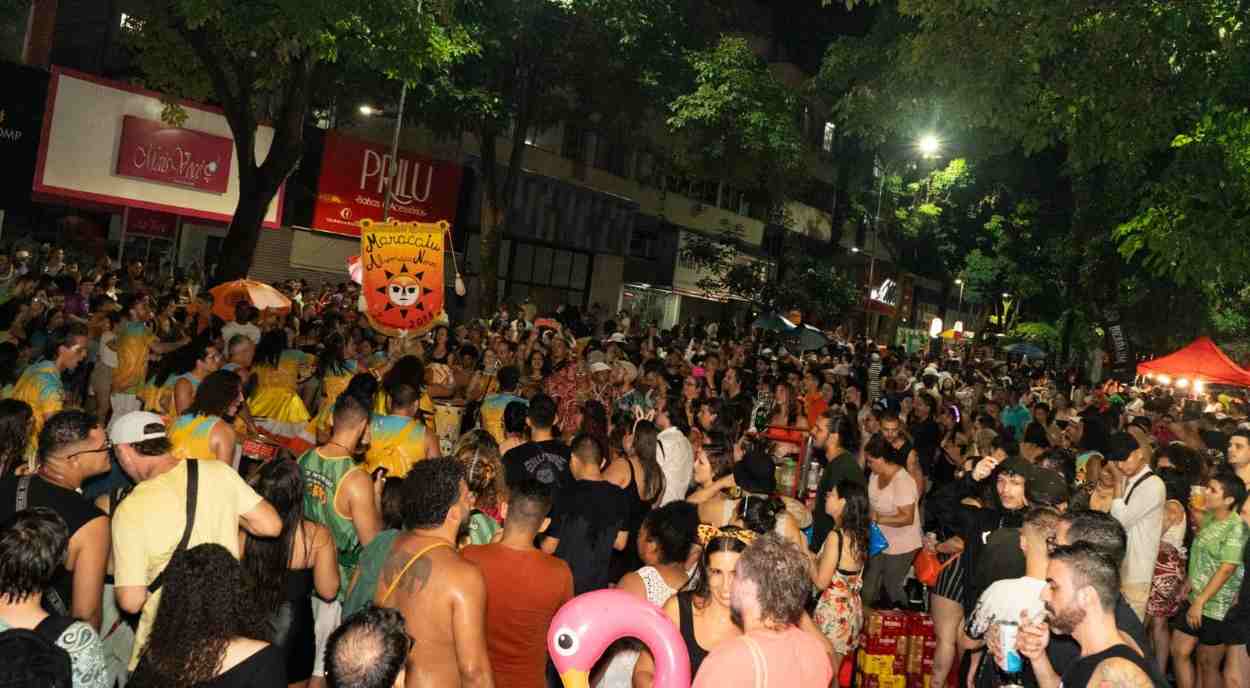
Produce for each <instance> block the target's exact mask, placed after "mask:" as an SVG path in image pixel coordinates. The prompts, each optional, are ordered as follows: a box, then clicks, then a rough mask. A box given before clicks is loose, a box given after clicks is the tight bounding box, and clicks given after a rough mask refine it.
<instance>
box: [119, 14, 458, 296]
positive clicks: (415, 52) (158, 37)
mask: <svg viewBox="0 0 1250 688" xmlns="http://www.w3.org/2000/svg"><path fill="white" fill-rule="evenodd" d="M447 9H448V8H447V6H446V5H445V4H444V3H443V2H442V1H441V0H428V3H423V2H422V0H360V1H358V2H342V0H266V2H237V1H236V0H136V1H135V2H134V3H132V4H131V5H129V6H128V7H127V10H128V14H129V16H131V17H132V19H131V21H129V22H128V23H127V25H126V26H125V27H123V36H124V39H125V41H126V43H127V44H128V45H129V47H130V48H131V49H132V51H133V54H134V59H135V61H136V64H137V65H138V67H139V69H140V72H141V73H142V75H143V82H144V83H145V85H147V86H148V87H150V88H153V89H155V90H157V91H160V92H161V93H164V94H167V95H168V96H170V97H171V98H173V97H184V98H190V99H193V100H200V101H209V102H215V103H218V104H220V105H221V107H222V109H223V111H224V112H225V117H226V120H227V122H229V125H230V129H231V133H232V134H233V135H234V140H235V147H236V150H237V158H238V160H237V163H236V164H237V165H238V170H239V203H238V206H237V207H236V210H235V213H234V218H233V220H232V222H231V225H230V230H229V235H228V236H227V239H226V240H227V242H228V244H229V245H230V246H231V248H232V250H231V251H230V252H229V253H227V255H226V256H225V257H224V258H223V260H222V262H221V263H220V264H219V265H218V272H217V275H216V278H217V279H218V280H226V279H234V278H237V277H242V276H244V275H245V274H246V273H247V270H248V267H249V265H250V262H251V257H252V254H253V252H254V251H255V247H256V242H257V239H258V237H259V231H260V224H261V221H262V220H263V217H264V214H265V210H266V208H267V207H268V205H269V203H270V201H271V200H272V199H273V198H274V196H275V195H276V194H277V190H278V188H279V187H280V186H281V185H282V183H283V182H284V181H285V180H286V178H287V176H288V175H290V173H291V172H292V171H293V170H294V169H295V165H296V164H297V163H298V162H299V159H300V156H301V155H302V154H303V131H304V126H305V123H306V119H307V117H308V115H309V113H310V111H311V109H312V108H313V106H314V104H317V103H329V102H333V100H334V98H335V97H336V96H338V95H339V94H340V90H339V89H340V87H341V83H342V81H343V80H344V76H345V75H348V74H351V73H353V72H354V73H357V74H359V73H365V74H370V75H376V74H383V75H387V76H390V77H395V78H404V79H406V78H409V76H410V75H412V74H414V73H416V72H417V71H419V70H421V69H423V68H428V67H431V66H433V65H440V66H445V65H446V64H448V63H449V62H451V61H453V60H455V59H457V58H460V57H463V56H464V55H465V54H466V53H468V52H471V51H472V50H473V49H474V48H475V44H474V43H473V42H472V41H470V40H469V37H468V34H467V33H465V31H464V30H463V28H462V27H460V26H458V25H456V24H454V23H443V22H441V21H440V19H442V18H444V16H445V14H446V11H447ZM178 115H179V113H178V110H177V108H173V109H170V108H166V111H165V112H164V113H163V117H165V118H166V119H169V120H170V121H171V122H174V123H176V122H177V121H178V119H179V116H178ZM261 122H270V123H272V126H273V128H274V137H273V143H272V144H271V146H270V148H269V151H268V152H267V153H266V154H265V155H264V158H263V159H260V160H258V159H257V157H256V155H255V152H254V149H255V140H256V131H257V128H258V126H259V124H260V123H261Z"/></svg>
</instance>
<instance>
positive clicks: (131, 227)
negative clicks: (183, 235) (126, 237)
mask: <svg viewBox="0 0 1250 688" xmlns="http://www.w3.org/2000/svg"><path fill="white" fill-rule="evenodd" d="M177 233H178V217H177V216H176V215H170V214H169V213H160V212H157V211H155V210H145V209H143V208H129V209H127V210H126V234H135V235H139V236H146V237H153V238H156V239H173V238H174V235H175V234H177Z"/></svg>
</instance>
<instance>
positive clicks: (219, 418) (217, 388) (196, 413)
mask: <svg viewBox="0 0 1250 688" xmlns="http://www.w3.org/2000/svg"><path fill="white" fill-rule="evenodd" d="M242 405H243V384H242V382H241V381H240V380H239V376H238V375H236V374H234V373H232V372H230V371H226V370H219V371H217V372H215V373H211V374H210V375H209V376H208V377H206V378H204V381H203V382H201V383H200V386H199V387H198V388H197V389H196V390H195V399H194V400H193V401H192V402H191V405H190V406H188V407H187V409H186V411H184V412H183V414H182V415H180V416H178V417H177V418H175V419H174V421H173V423H171V424H170V425H169V432H168V436H169V442H170V444H171V445H173V451H172V452H171V453H172V454H173V456H174V457H176V458H179V459H217V460H218V461H222V462H223V463H226V464H230V465H233V463H234V452H235V439H236V435H235V432H234V427H233V426H232V425H231V424H230V423H229V422H227V421H226V420H225V418H228V417H233V416H234V415H235V414H237V413H238V412H239V408H240V407H241V406H242Z"/></svg>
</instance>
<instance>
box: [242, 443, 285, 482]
mask: <svg viewBox="0 0 1250 688" xmlns="http://www.w3.org/2000/svg"><path fill="white" fill-rule="evenodd" d="M281 449H282V446H281V445H279V444H278V443H277V442H275V441H274V440H273V439H271V438H269V437H266V436H264V435H257V436H254V437H246V438H244V439H243V443H242V445H241V452H240V453H241V455H240V458H239V474H240V475H242V476H243V477H244V478H246V477H248V476H249V475H251V474H252V472H253V471H255V470H256V469H258V468H259V467H260V466H261V465H263V464H266V463H269V462H270V461H273V460H274V459H275V458H277V456H278V453H279V452H280V451H281Z"/></svg>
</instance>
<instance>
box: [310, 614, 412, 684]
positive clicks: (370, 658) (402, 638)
mask: <svg viewBox="0 0 1250 688" xmlns="http://www.w3.org/2000/svg"><path fill="white" fill-rule="evenodd" d="M411 647H412V641H411V640H410V639H409V637H408V632H407V631H406V630H405V629H404V617H403V615H402V614H400V613H399V611H397V610H395V609H381V608H379V607H369V608H367V609H364V610H362V611H360V612H357V613H355V614H353V615H352V616H350V617H348V618H347V620H345V621H344V622H343V624H342V625H341V626H339V627H338V628H337V629H335V631H334V632H333V633H331V634H330V639H329V640H328V641H327V643H326V682H327V683H328V684H329V686H330V688H391V687H392V686H398V685H401V683H400V681H399V680H398V679H399V678H400V673H401V672H402V670H403V668H404V659H405V658H406V657H407V656H408V650H409V648H411Z"/></svg>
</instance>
